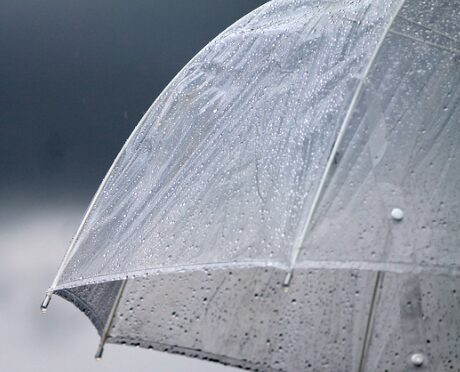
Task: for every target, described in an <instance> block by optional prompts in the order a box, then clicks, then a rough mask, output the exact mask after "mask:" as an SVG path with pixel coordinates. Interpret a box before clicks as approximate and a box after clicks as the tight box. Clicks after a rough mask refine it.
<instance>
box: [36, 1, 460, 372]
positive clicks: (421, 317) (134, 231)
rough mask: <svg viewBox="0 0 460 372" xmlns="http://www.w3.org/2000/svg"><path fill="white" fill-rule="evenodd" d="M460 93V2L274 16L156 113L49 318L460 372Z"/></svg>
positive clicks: (250, 360)
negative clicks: (72, 314) (70, 315)
mask: <svg viewBox="0 0 460 372" xmlns="http://www.w3.org/2000/svg"><path fill="white" fill-rule="evenodd" d="M459 82H460V2H459V1H456V0H449V1H448V0H425V1H421V0H405V1H401V0H392V1H389V0H372V1H371V0H360V1H324V0H321V1H319V0H316V1H315V0H308V1H307V0H305V1H300V0H299V1H271V2H269V3H267V4H265V5H264V6H262V7H260V8H258V9H257V10H255V11H253V12H252V13H250V14H249V15H247V16H246V17H244V18H242V19H241V20H239V21H238V22H236V23H235V24H234V25H232V26H231V27H230V28H228V29H227V30H226V31H224V32H223V33H222V34H221V35H219V36H218V37H217V38H216V39H215V40H213V41H212V42H211V43H210V44H209V45H208V46H206V47H205V48H204V49H203V50H202V51H201V52H200V53H199V54H198V55H197V56H196V57H195V58H194V59H193V60H192V61H190V63H188V64H187V65H186V66H185V67H184V68H183V70H182V71H180V73H179V74H178V75H177V77H176V78H175V79H174V80H173V81H172V82H171V83H170V84H169V86H168V87H167V88H166V89H165V90H164V92H163V93H162V94H161V95H160V96H159V97H158V99H157V100H156V101H155V102H154V104H153V105H152V107H151V108H150V109H149V110H148V112H147V113H146V114H145V116H144V118H143V119H142V120H141V122H140V123H139V124H138V126H137V127H136V129H135V130H134V132H133V133H132V135H131V136H130V138H129V139H128V141H127V142H126V144H125V146H124V147H123V149H122V150H121V152H120V154H119V155H118V157H117V158H116V160H115V162H114V164H113V166H112V167H111V169H110V170H109V172H108V174H107V176H106V177H105V179H104V181H103V182H102V184H101V186H100V188H99V190H98V191H97V193H96V196H95V197H94V199H93V201H92V203H91V205H90V207H89V209H88V212H87V214H86V216H85V217H84V220H83V222H82V225H81V226H80V228H79V230H78V232H77V234H76V236H75V238H74V240H73V242H72V244H71V246H70V248H69V250H68V252H67V254H66V255H65V257H64V260H63V263H62V265H61V268H60V269H59V271H58V274H57V276H56V279H55V281H54V282H53V284H52V286H51V287H50V289H49V291H48V296H47V298H46V300H45V303H44V307H46V306H47V303H48V302H49V299H50V295H51V294H52V293H57V294H58V295H60V296H62V297H64V298H65V299H67V300H70V301H71V302H73V303H74V304H75V305H76V306H77V307H79V308H80V309H81V310H83V311H84V312H85V313H86V314H87V316H88V317H89V318H90V319H91V321H92V322H93V324H94V326H95V327H96V328H97V330H98V331H99V333H100V334H101V346H102V345H103V344H104V342H109V343H122V344H124V343H126V344H129V345H140V346H142V347H147V348H153V349H157V350H163V351H169V352H175V353H180V354H185V355H188V356H192V357H198V358H203V359H210V360H214V361H218V362H221V363H227V364H230V365H233V366H239V367H242V368H247V369H252V370H261V371H300V370H309V369H311V370H322V371H385V370H387V371H409V370H411V369H412V368H414V369H417V368H422V369H426V370H430V371H449V370H459V369H458V368H459V366H460V155H459V151H460V104H459V102H460V89H459V87H460V84H459ZM100 352H101V349H100V350H99V353H98V354H100Z"/></svg>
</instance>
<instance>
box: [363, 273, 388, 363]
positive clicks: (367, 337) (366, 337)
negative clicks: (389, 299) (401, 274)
mask: <svg viewBox="0 0 460 372" xmlns="http://www.w3.org/2000/svg"><path fill="white" fill-rule="evenodd" d="M383 278H384V273H383V272H382V271H377V274H376V276H375V282H374V288H373V290H372V297H371V303H370V305H369V313H368V315H367V322H366V329H365V330H364V337H363V346H362V348H361V355H360V357H359V367H358V372H362V371H364V369H363V368H364V362H365V361H364V359H365V357H366V354H367V350H368V348H369V342H370V334H371V330H372V326H373V324H374V318H375V307H376V306H375V305H376V304H377V301H378V296H377V295H378V292H379V288H380V287H381V284H382V283H383Z"/></svg>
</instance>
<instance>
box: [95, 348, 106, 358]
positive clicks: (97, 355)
mask: <svg viewBox="0 0 460 372" xmlns="http://www.w3.org/2000/svg"><path fill="white" fill-rule="evenodd" d="M103 352H104V347H103V346H102V345H99V347H98V348H97V351H96V355H94V359H96V360H97V361H99V360H101V359H102V353H103Z"/></svg>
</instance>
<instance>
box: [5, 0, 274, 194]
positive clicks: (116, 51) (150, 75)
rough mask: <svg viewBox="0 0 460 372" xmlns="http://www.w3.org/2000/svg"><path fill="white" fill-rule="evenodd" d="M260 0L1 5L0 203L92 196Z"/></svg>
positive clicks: (53, 0)
mask: <svg viewBox="0 0 460 372" xmlns="http://www.w3.org/2000/svg"><path fill="white" fill-rule="evenodd" d="M264 2H265V1H263V0H258V1H256V0H193V1H189V0H181V1H178V0H135V1H126V0H96V1H95V0H78V1H66V0H64V1H63V0H48V1H40V2H37V1H22V0H3V1H2V2H1V4H0V50H1V58H0V87H1V89H0V175H1V177H0V198H1V197H5V196H6V197H10V196H12V195H16V196H20V197H23V196H25V195H26V196H29V197H32V198H38V199H44V200H46V199H49V198H54V197H72V198H82V199H83V200H88V199H89V198H90V197H91V196H92V194H93V193H94V192H95V190H96V188H97V186H98V184H99V182H100V181H101V180H102V178H103V176H104V174H105V172H106V171H107V170H108V168H109V166H110V164H111V162H112V160H113V159H114V158H115V156H116V154H117V153H118V151H119V150H120V148H121V146H122V144H123V143H124V141H125V140H126V138H127V137H128V136H129V134H130V132H131V131H132V129H133V128H134V126H135V125H136V124H137V122H138V121H139V119H140V118H141V117H142V115H143V113H144V112H145V111H146V110H147V109H148V107H149V106H150V105H151V103H152V102H153V100H154V99H155V98H156V97H157V96H158V94H159V93H160V92H161V90H162V89H163V88H164V87H165V86H166V85H167V83H168V82H169V81H170V80H171V79H172V78H173V77H174V75H175V74H176V73H177V72H178V71H179V70H180V69H181V68H182V66H184V65H185V64H186V63H187V62H188V61H189V60H190V59H191V58H192V57H193V56H194V55H195V54H196V53H197V52H198V51H199V50H200V49H201V48H202V47H203V46H205V45H206V44H207V43H208V42H209V41H210V40H211V39H212V38H214V37H215V36H216V35H217V34H218V33H219V32H221V31H222V30H223V29H225V28H226V27H227V26H229V25H230V24H232V23H233V22H234V21H236V20H237V19H238V18H240V17H241V16H243V15H244V14H246V13H248V12H249V11H251V10H252V9H254V8H256V7H257V6H259V5H261V4H262V3H264Z"/></svg>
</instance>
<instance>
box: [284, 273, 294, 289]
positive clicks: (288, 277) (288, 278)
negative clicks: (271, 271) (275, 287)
mask: <svg viewBox="0 0 460 372" xmlns="http://www.w3.org/2000/svg"><path fill="white" fill-rule="evenodd" d="M291 280H292V271H289V272H288V273H287V274H286V277H285V278H284V282H283V288H284V291H285V292H287V291H288V289H289V285H290V284H291Z"/></svg>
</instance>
